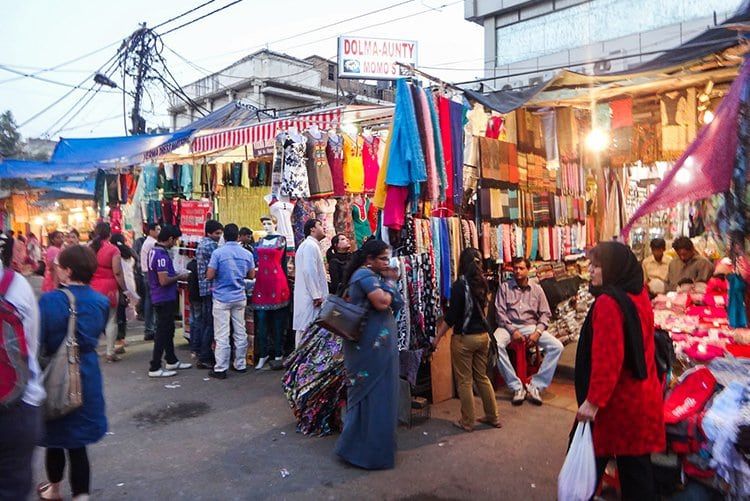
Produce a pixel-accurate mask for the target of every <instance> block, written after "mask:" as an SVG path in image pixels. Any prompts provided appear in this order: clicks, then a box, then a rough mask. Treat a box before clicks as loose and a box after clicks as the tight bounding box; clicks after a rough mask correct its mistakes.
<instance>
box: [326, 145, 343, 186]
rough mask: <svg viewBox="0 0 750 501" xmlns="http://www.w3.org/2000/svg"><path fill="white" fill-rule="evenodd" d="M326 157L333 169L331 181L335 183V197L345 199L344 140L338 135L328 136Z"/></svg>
mask: <svg viewBox="0 0 750 501" xmlns="http://www.w3.org/2000/svg"><path fill="white" fill-rule="evenodd" d="M326 157H327V159H328V165H329V166H330V168H331V180H332V182H333V195H334V196H337V197H343V196H344V195H345V194H346V188H345V185H344V139H343V138H342V137H341V136H339V135H338V134H336V135H335V136H330V135H329V136H328V143H327V144H326Z"/></svg>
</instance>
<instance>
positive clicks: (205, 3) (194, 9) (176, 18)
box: [151, 0, 216, 30]
mask: <svg viewBox="0 0 750 501" xmlns="http://www.w3.org/2000/svg"><path fill="white" fill-rule="evenodd" d="M215 1H216V0H208V2H203V3H202V4H200V5H199V6H197V7H193V8H192V9H190V10H188V11H185V12H183V13H182V14H180V15H178V16H175V17H173V18H170V19H167V20H166V21H164V22H162V23H159V24H157V25H156V26H154V27H152V28H151V29H152V30H156V29H159V28H161V27H162V26H164V25H165V24H169V23H171V22H172V21H176V20H178V19H180V18H182V17H185V16H187V15H188V14H191V13H193V12H195V11H196V10H198V9H201V8H203V7H205V6H206V5H208V4H211V3H214V2H215Z"/></svg>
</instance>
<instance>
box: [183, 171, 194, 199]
mask: <svg viewBox="0 0 750 501" xmlns="http://www.w3.org/2000/svg"><path fill="white" fill-rule="evenodd" d="M194 173H195V169H194V167H193V166H192V165H190V164H183V165H182V169H181V170H180V186H181V189H182V194H183V195H184V196H185V198H187V199H188V200H190V199H191V198H193V175H194Z"/></svg>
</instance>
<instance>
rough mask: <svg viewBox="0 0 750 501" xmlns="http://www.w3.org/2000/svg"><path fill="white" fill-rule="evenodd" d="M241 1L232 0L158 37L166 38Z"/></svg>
mask: <svg viewBox="0 0 750 501" xmlns="http://www.w3.org/2000/svg"><path fill="white" fill-rule="evenodd" d="M242 1H243V0H234V1H233V2H230V3H228V4H226V5H224V6H223V7H220V8H218V9H215V10H212V11H211V12H209V13H207V14H203V15H202V16H200V17H196V18H195V19H192V20H190V21H188V22H186V23H183V24H181V25H179V26H177V27H175V28H172V29H170V30H167V31H165V32H164V33H160V34H159V35H160V36H166V35H169V34H170V33H173V32H175V31H177V30H179V29H182V28H185V27H186V26H190V25H191V24H193V23H196V22H198V21H200V20H201V19H205V18H207V17H208V16H212V15H214V14H216V13H217V12H221V11H222V10H224V9H228V8H229V7H231V6H233V5H236V4H238V3H240V2H242Z"/></svg>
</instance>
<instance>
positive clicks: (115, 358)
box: [107, 351, 122, 364]
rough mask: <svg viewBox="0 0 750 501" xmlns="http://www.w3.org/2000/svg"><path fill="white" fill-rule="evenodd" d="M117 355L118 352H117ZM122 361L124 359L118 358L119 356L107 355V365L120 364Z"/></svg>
mask: <svg viewBox="0 0 750 501" xmlns="http://www.w3.org/2000/svg"><path fill="white" fill-rule="evenodd" d="M115 353H117V352H116V351H115ZM120 360H122V359H121V358H120V357H118V356H117V355H107V363H109V364H112V363H114V362H119V361H120Z"/></svg>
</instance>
